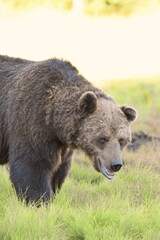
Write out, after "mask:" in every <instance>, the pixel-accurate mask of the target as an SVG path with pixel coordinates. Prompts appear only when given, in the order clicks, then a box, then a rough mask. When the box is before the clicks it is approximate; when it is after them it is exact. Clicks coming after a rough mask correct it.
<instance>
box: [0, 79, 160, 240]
mask: <svg viewBox="0 0 160 240" xmlns="http://www.w3.org/2000/svg"><path fill="white" fill-rule="evenodd" d="M142 86H143V87H142ZM104 88H105V90H107V92H108V93H109V94H111V95H114V97H115V98H116V99H117V101H120V103H121V104H123V103H124V102H126V101H127V102H128V104H132V105H134V106H135V107H136V108H138V109H139V111H140V110H143V108H144V113H143V114H142V115H143V116H142V118H141V119H142V120H143V121H144V122H145V120H146V119H147V118H149V114H150V112H151V111H152V107H153V106H152V104H150V103H149V104H148V105H147V103H146V101H145V97H143V96H145V95H146V96H147V98H149V102H152V103H154V101H155V109H156V113H157V116H159V102H158V99H159V89H160V83H159V81H158V80H153V81H144V80H143V81H140V80H138V81H137V80H134V81H118V82H112V83H108V84H107V86H106V87H104ZM151 93H152V94H151ZM124 95H125V96H124ZM140 95H142V96H140ZM139 97H140V98H139ZM138 99H139V100H138ZM146 105H147V106H146ZM139 115H141V112H139ZM154 121H156V119H153V120H152V122H154ZM149 123H150V122H149ZM145 124H146V123H145ZM138 126H139V128H140V125H137V127H138ZM150 130H151V132H152V133H153V132H154V131H152V129H150ZM123 156H124V160H125V165H124V167H123V169H122V170H121V171H120V173H118V174H117V175H116V176H115V178H114V179H113V180H112V181H109V180H107V179H106V178H104V177H103V176H102V175H101V174H100V173H97V172H95V170H94V169H93V168H92V166H91V163H90V161H89V160H88V159H87V158H86V159H85V157H84V155H82V154H81V153H78V154H77V155H76V154H75V155H74V157H73V159H74V161H73V164H72V169H71V172H70V175H69V177H68V178H67V180H66V181H65V183H64V185H63V187H62V190H61V191H60V193H59V194H57V196H56V197H55V200H54V204H53V203H50V204H49V206H47V207H45V206H42V207H41V208H38V209H37V208H36V207H34V206H28V207H26V206H25V204H24V203H21V202H19V201H18V199H17V197H16V194H15V191H14V189H13V188H12V186H11V183H10V181H9V174H8V170H7V169H6V168H5V167H0V240H42V239H43V240H93V239H94V240H139V239H143V240H159V239H160V167H159V163H160V155H159V146H157V147H154V148H153V146H152V145H146V146H144V147H143V148H141V149H140V150H139V151H137V152H127V150H125V151H124V155H123Z"/></svg>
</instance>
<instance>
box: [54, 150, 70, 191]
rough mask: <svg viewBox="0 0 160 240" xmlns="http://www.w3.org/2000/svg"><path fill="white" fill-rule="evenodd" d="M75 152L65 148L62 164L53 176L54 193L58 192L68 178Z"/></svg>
mask: <svg viewBox="0 0 160 240" xmlns="http://www.w3.org/2000/svg"><path fill="white" fill-rule="evenodd" d="M72 154H73V150H71V149H68V148H64V149H63V151H62V156H61V158H62V163H61V165H60V166H59V168H58V170H57V171H56V172H55V173H54V174H53V177H52V181H51V186H52V190H53V192H54V193H56V192H58V191H59V190H60V189H61V187H62V184H63V183H64V181H65V178H66V177H67V175H68V173H69V170H70V167H71V160H72Z"/></svg>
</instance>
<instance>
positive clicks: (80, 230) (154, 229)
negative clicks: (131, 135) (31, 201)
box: [0, 162, 160, 240]
mask: <svg viewBox="0 0 160 240" xmlns="http://www.w3.org/2000/svg"><path fill="white" fill-rule="evenodd" d="M78 168H79V172H81V174H82V173H83V171H84V172H85V174H82V178H81V179H80V178H79V176H78V177H77V178H76V173H77V175H80V173H78V171H77V169H78ZM127 168H129V169H127ZM0 171H1V179H0V186H1V190H2V191H1V194H0V210H1V214H0V227H1V231H0V239H11V240H12V239H18V240H20V239H26V240H28V239H75V240H79V239H87V240H89V239H91V240H92V239H95V240H96V239H97V240H98V239H102V240H103V239H104V240H105V239H110V240H112V239H117V240H119V239H146V240H149V239H155V240H156V239H158V237H159V236H160V235H159V234H160V230H159V221H160V210H159V209H160V202H159V188H160V181H159V180H160V177H159V175H158V174H157V173H155V172H154V170H153V169H152V168H147V167H141V166H140V165H139V163H138V164H135V166H132V167H131V166H130V163H128V165H127V164H126V167H125V168H124V169H123V170H122V171H121V173H120V174H118V175H117V176H116V178H115V179H114V180H113V181H108V180H106V179H104V178H103V177H100V176H99V181H98V182H96V183H95V182H94V184H93V183H92V180H94V178H95V175H96V174H97V176H98V173H94V172H93V174H92V171H91V169H90V168H86V166H85V164H81V165H80V166H79V165H78V163H76V162H75V163H74V164H73V167H72V170H71V174H70V176H69V177H68V179H67V180H66V182H65V184H64V186H63V188H62V191H61V192H60V193H59V194H58V195H57V197H56V199H55V201H54V204H50V205H49V206H48V207H44V206H42V207H41V208H40V209H37V208H36V207H32V206H29V207H26V206H25V205H24V204H23V203H20V202H18V200H17V198H16V195H15V192H14V191H13V189H12V188H11V185H10V183H9V180H8V179H7V178H6V177H7V175H8V174H7V173H6V171H5V170H3V171H2V170H0ZM93 171H94V170H93ZM87 175H89V176H90V181H87V182H86V179H85V176H87ZM86 178H87V177H86ZM4 179H5V180H4ZM78 179H79V180H78ZM83 179H84V180H83ZM4 198H6V201H4Z"/></svg>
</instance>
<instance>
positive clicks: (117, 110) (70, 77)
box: [0, 56, 136, 202]
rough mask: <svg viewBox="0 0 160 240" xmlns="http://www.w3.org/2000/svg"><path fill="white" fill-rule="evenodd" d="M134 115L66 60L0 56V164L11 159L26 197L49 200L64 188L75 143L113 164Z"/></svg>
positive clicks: (17, 183) (15, 178)
mask: <svg viewBox="0 0 160 240" xmlns="http://www.w3.org/2000/svg"><path fill="white" fill-rule="evenodd" d="M135 117H136V112H135V110H134V109H132V108H127V107H122V108H121V107H120V106H118V105H117V104H116V103H115V102H114V100H113V99H112V98H111V97H109V96H107V95H106V94H105V93H104V92H102V91H101V90H100V89H97V88H95V87H94V86H93V85H92V84H91V83H89V82H88V81H87V80H86V79H84V77H83V76H81V75H80V74H79V73H78V71H77V69H76V68H75V67H73V66H72V65H71V64H70V63H69V62H67V61H63V60H58V59H50V60H46V61H41V62H33V61H28V60H23V59H18V58H17V59H16V58H10V57H7V56H0V133H1V135H0V164H4V163H7V162H9V165H10V179H11V181H12V183H13V185H14V187H15V189H16V191H17V194H18V196H19V197H20V198H22V197H25V198H26V201H27V202H28V201H34V202H37V201H39V199H42V200H43V201H44V202H47V201H48V200H49V199H50V198H51V197H52V195H53V192H54V193H55V192H56V191H57V190H58V189H60V188H61V186H62V184H63V182H64V180H65V177H66V175H67V173H68V171H69V168H70V165H71V156H72V153H73V149H75V148H77V147H79V148H81V149H82V150H84V151H85V152H86V153H87V154H88V155H89V156H90V157H91V159H92V162H93V166H94V167H95V169H96V170H98V171H99V167H98V159H99V158H100V159H102V162H103V164H104V165H105V166H106V167H107V168H108V169H110V164H111V162H112V161H114V160H117V159H119V158H121V150H122V148H123V147H124V145H126V144H127V141H129V140H130V127H129V125H130V124H129V123H130V121H133V120H134V119H135ZM102 138H104V139H106V140H105V143H104V144H102V145H103V146H102V145H101V144H100V143H99V139H102ZM120 139H123V140H124V142H123V146H122V144H120ZM52 190H53V191H52Z"/></svg>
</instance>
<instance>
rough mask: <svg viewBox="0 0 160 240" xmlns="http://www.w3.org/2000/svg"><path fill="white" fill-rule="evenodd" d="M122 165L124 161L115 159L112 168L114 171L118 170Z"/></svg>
mask: <svg viewBox="0 0 160 240" xmlns="http://www.w3.org/2000/svg"><path fill="white" fill-rule="evenodd" d="M122 166H123V163H122V162H121V161H115V162H112V163H111V169H112V171H113V172H118V171H119V170H120V169H121V167H122Z"/></svg>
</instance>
